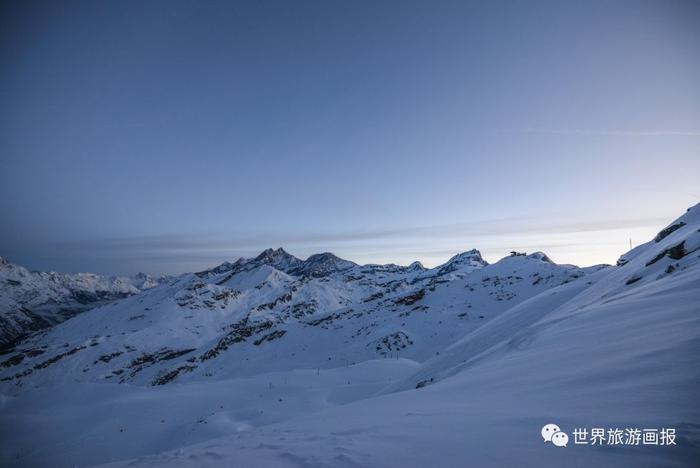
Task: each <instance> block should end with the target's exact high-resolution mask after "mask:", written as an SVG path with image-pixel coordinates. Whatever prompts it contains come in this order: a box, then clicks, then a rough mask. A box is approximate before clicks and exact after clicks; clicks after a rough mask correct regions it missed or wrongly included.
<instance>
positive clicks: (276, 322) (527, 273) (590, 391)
mask: <svg viewBox="0 0 700 468" xmlns="http://www.w3.org/2000/svg"><path fill="white" fill-rule="evenodd" d="M0 272H2V289H0V298H2V301H3V307H4V308H3V309H1V310H0V314H1V315H0V317H2V323H3V333H4V336H5V340H6V342H7V343H10V341H11V340H12V339H14V340H15V341H14V344H13V345H11V346H9V345H8V346H7V347H6V349H5V351H4V352H3V354H2V355H0V393H1V394H2V395H3V396H2V412H1V413H0V423H2V425H3V427H12V428H13V430H12V431H8V433H7V436H6V437H3V440H2V441H1V442H0V449H2V450H1V453H2V455H1V458H0V462H3V464H4V463H7V464H11V463H15V464H22V465H23V466H42V465H46V464H47V463H48V464H58V465H65V466H72V465H74V464H81V465H84V464H98V463H110V462H112V463H114V466H126V465H128V466H153V465H159V466H160V465H162V466H202V465H207V464H209V465H212V464H215V465H219V464H221V465H229V466H233V465H235V466H402V467H405V466H425V465H426V464H430V463H431V462H435V460H436V459H439V460H440V461H441V462H442V463H441V466H448V465H449V466H457V465H467V464H472V465H476V466H484V465H494V464H512V463H513V462H514V460H516V459H517V460H519V464H523V465H524V466H535V465H537V464H538V460H542V459H543V457H547V458H548V459H549V458H551V457H554V458H553V460H554V461H558V462H560V463H561V464H564V465H565V464H566V463H567V462H570V461H571V458H567V456H569V457H570V456H572V455H571V454H567V453H566V450H563V451H555V452H552V451H551V449H552V447H545V446H543V444H542V440H541V438H539V428H540V427H541V426H542V424H544V423H550V422H552V421H554V422H557V423H558V424H560V425H562V427H568V428H570V429H571V428H573V427H574V426H575V425H595V424H601V425H625V424H626V425H634V424H636V425H640V427H641V426H644V427H650V426H651V425H666V426H673V427H675V428H676V429H678V431H679V433H680V434H681V435H682V437H681V440H682V441H683V444H679V447H673V449H675V451H673V452H669V451H668V450H665V451H664V449H659V451H657V452H653V451H650V449H641V448H640V449H639V450H637V451H635V450H634V449H633V448H629V449H626V450H624V451H623V452H621V455H620V457H623V458H621V459H616V460H623V461H624V463H625V464H632V465H634V464H637V465H639V464H642V465H643V464H645V463H644V462H645V460H646V461H648V460H650V459H654V457H655V456H657V454H658V455H663V456H664V457H665V458H664V461H665V462H668V463H667V464H668V465H669V466H670V465H678V466H685V465H686V463H687V462H688V461H689V460H692V459H697V458H695V457H696V455H697V454H698V447H700V406H699V405H698V403H697V398H696V397H695V396H694V395H695V391H696V389H697V388H698V385H700V368H699V367H698V366H697V362H696V360H697V356H698V352H700V309H698V304H700V205H696V206H694V207H692V208H690V209H689V210H688V211H687V212H686V213H685V214H683V215H682V216H681V217H680V218H678V219H677V220H675V221H673V222H672V223H671V224H670V225H668V226H667V227H665V228H664V229H662V230H661V231H660V232H659V234H658V235H657V236H656V237H655V238H654V239H651V240H650V241H649V242H647V243H645V244H642V245H640V246H638V247H636V248H634V249H632V250H631V251H629V252H627V253H626V254H624V255H622V256H621V257H620V259H619V261H618V262H617V264H616V265H597V266H592V267H585V268H581V267H577V266H574V265H559V264H556V263H554V262H553V261H552V260H551V259H550V258H549V257H548V256H547V255H546V254H544V253H542V252H536V253H532V254H525V253H519V252H513V253H512V254H511V255H509V256H507V257H505V258H503V259H501V260H499V261H497V262H495V263H492V264H489V263H488V262H486V261H485V260H484V259H483V258H482V257H481V254H480V253H479V251H478V250H469V251H467V252H464V253H461V254H458V255H456V256H454V257H453V258H451V259H450V260H449V261H447V262H446V263H445V264H443V265H440V266H438V267H435V268H431V269H428V268H425V267H423V266H422V265H421V264H420V263H418V262H415V263H413V264H411V265H409V266H399V265H393V264H388V265H358V264H356V263H354V262H351V261H348V260H343V259H341V258H338V257H337V256H335V255H333V254H331V253H320V254H316V255H312V256H310V257H309V258H307V259H306V260H301V259H299V258H297V257H295V256H293V255H291V254H289V253H287V252H286V251H285V250H283V249H282V248H277V249H267V250H265V251H263V252H262V253H260V254H259V255H258V256H256V257H254V258H248V259H238V260H236V261H234V262H225V263H222V264H221V265H218V266H216V267H213V268H211V269H207V270H203V271H199V272H195V273H188V274H183V275H179V276H176V277H166V278H162V279H159V280H155V279H153V278H150V277H145V276H143V275H139V276H138V277H134V278H112V279H107V278H104V277H101V276H96V275H90V274H83V275H78V276H71V275H57V274H55V273H33V272H28V271H27V270H25V269H23V268H21V267H17V266H14V265H11V264H9V263H7V262H3V263H2V269H1V270H0ZM7 304H9V305H7ZM86 306H87V307H90V309H89V310H87V311H85V310H84V309H85V307H86ZM65 310H70V312H69V313H64V312H60V311H65ZM8 311H9V312H8ZM57 311H58V312H57ZM77 312H81V313H77ZM35 315H36V316H38V317H40V318H41V319H42V320H45V321H46V322H50V323H48V324H47V326H43V324H42V327H41V329H40V330H38V331H35V332H34V333H32V334H31V335H29V336H27V337H25V338H24V339H21V340H19V341H17V336H19V335H21V334H22V333H25V332H26V330H27V329H31V328H32V326H24V325H22V324H23V323H25V322H22V320H20V319H18V318H16V317H22V316H26V317H28V318H27V321H28V322H27V323H38V321H39V319H37V318H35V317H34V316H35ZM57 316H60V318H57ZM8 317H9V318H8ZM58 322H60V323H58ZM6 324H10V325H6ZM15 324H19V325H15ZM48 325H51V326H48ZM37 328H38V327H37ZM115 405H117V406H115ZM117 407H118V409H116V408H117ZM550 420H551V421H550ZM75 427H80V431H77V432H76V431H73V430H72V428H75ZM48 428H51V429H48ZM28 434H32V437H27V435H28ZM530 434H534V436H533V437H530ZM538 438H539V440H538ZM503 445H505V446H506V447H503ZM37 446H39V447H41V448H40V449H37V448H36V447H37ZM505 448H507V449H508V450H504V449H505ZM547 449H550V451H546V450H547ZM567 450H569V449H567ZM569 451H571V450H569ZM576 456H577V457H578V458H577V459H578V460H579V461H580V462H581V463H583V464H587V465H592V464H600V465H602V466H610V457H609V454H607V455H606V454H605V451H604V450H595V449H589V450H587V451H586V450H579V451H578V452H577V455H576ZM436 457H437V458H436ZM606 457H607V458H606ZM649 457H651V458H649Z"/></svg>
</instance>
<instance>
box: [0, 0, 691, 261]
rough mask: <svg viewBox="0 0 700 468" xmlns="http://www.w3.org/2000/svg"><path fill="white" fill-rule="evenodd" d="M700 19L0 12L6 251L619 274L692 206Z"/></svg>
mask: <svg viewBox="0 0 700 468" xmlns="http://www.w3.org/2000/svg"><path fill="white" fill-rule="evenodd" d="M699 44H700V4H698V3H697V2H692V1H687V2H683V1H658V2H654V1H616V2H607V1H599V2H597V1H591V2H574V1H551V2H515V1H513V2H483V3H477V2H464V1H458V2H448V1H444V2H410V1H396V2H392V1H379V2H370V1H367V2H361V1H357V2H344V1H333V0H331V1H318V2H311V1H299V2H289V1H280V2H269V1H260V2H258V1H256V2H253V1H250V2H233V1H227V2H216V1H208V2H194V1H192V2H181V1H162V2H159V1H146V2H136V1H126V2H116V1H104V2H70V1H62V2H33V1H28V2H3V4H2V6H0V60H1V62H0V63H1V65H0V98H1V99H2V102H3V106H2V107H0V220H1V221H0V224H1V226H2V227H1V228H0V245H1V246H2V249H1V251H0V255H2V256H4V257H7V258H9V259H10V260H12V261H14V262H17V263H21V264H24V265H26V266H28V267H30V268H36V269H53V270H58V271H86V270H88V271H100V272H113V273H132V272H135V271H139V270H143V271H147V272H151V273H176V272H184V271H189V270H193V269H197V268H201V267H204V266H209V265H213V264H216V263H219V262H221V261H224V260H230V259H235V258H237V257H238V256H241V255H243V256H248V255H252V254H254V253H256V252H257V251H259V250H262V249H263V248H265V247H270V246H272V247H277V246H284V247H285V248H286V249H287V250H289V251H290V252H292V253H295V254H297V255H298V256H300V257H302V258H303V257H305V256H307V255H309V254H311V253H314V252H318V251H325V250H330V251H333V252H335V253H336V254H338V255H340V256H343V257H345V258H348V259H351V260H354V261H357V262H362V263H365V262H382V263H383V262H395V263H404V264H407V263H410V261H412V260H414V259H418V260H421V261H423V262H424V263H425V264H426V265H436V264H438V263H441V262H442V261H445V260H446V259H447V258H449V257H450V256H451V255H452V254H454V253H456V252H460V251H464V250H468V249H471V248H478V249H480V250H481V251H482V252H483V254H484V256H485V257H486V258H487V259H488V260H490V261H495V260H497V259H498V258H500V257H501V256H503V255H505V254H507V253H508V252H509V251H510V250H514V249H516V250H526V251H532V250H543V251H545V252H547V253H548V254H549V255H550V256H551V257H552V258H553V259H554V260H555V261H558V262H569V263H577V264H581V265H589V264H595V263H600V262H614V261H615V259H616V258H617V257H618V256H619V254H621V253H623V252H624V251H625V250H626V249H627V248H628V247H629V239H630V238H632V241H633V243H639V242H642V241H645V240H648V239H649V238H650V237H651V236H653V234H654V233H655V232H656V231H658V230H659V229H660V228H662V227H663V226H664V225H665V224H666V223H668V222H669V221H671V220H672V219H673V218H675V217H677V216H679V215H680V214H681V213H682V212H683V211H684V210H685V209H686V208H687V207H688V206H690V205H692V204H695V203H697V202H698V200H700V184H698V177H697V174H700V86H698V77H699V76H700V50H699V49H700V46H699Z"/></svg>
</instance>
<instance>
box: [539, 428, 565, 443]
mask: <svg viewBox="0 0 700 468" xmlns="http://www.w3.org/2000/svg"><path fill="white" fill-rule="evenodd" d="M540 433H541V434H542V438H543V439H544V442H545V443H547V442H551V443H552V444H554V445H555V446H557V447H566V444H568V443H569V436H568V435H567V434H566V432H562V430H561V428H560V427H559V426H557V425H556V424H545V425H544V426H543V427H542V431H540Z"/></svg>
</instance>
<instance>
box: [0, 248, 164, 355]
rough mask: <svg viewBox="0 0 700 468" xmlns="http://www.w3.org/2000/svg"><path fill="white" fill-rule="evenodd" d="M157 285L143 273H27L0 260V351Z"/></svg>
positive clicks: (156, 281) (17, 266)
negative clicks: (77, 316)
mask: <svg viewBox="0 0 700 468" xmlns="http://www.w3.org/2000/svg"><path fill="white" fill-rule="evenodd" d="M159 281H160V280H157V279H155V278H153V277H151V276H149V275H146V274H144V273H138V274H136V275H134V276H130V277H123V276H103V275H98V274H95V273H76V274H73V275H71V274H61V273H56V272H53V271H51V272H43V271H29V270H27V269H26V268H24V267H21V266H19V265H14V264H12V263H10V262H8V261H7V260H6V259H4V258H2V257H0V347H6V346H8V345H10V344H11V343H12V342H14V341H16V340H17V339H18V338H21V337H22V336H24V335H26V334H27V333H29V332H32V331H35V330H39V329H42V328H46V327H50V326H52V325H55V324H57V323H60V322H62V321H64V320H66V319H68V318H70V317H72V316H74V315H76V314H78V313H80V312H84V311H85V310H89V309H90V308H93V307H96V306H98V305H100V304H105V303H108V302H111V301H114V300H116V299H121V298H123V297H126V296H130V295H132V294H138V293H140V292H141V291H145V290H147V289H150V288H153V287H155V286H157V285H158V282H159Z"/></svg>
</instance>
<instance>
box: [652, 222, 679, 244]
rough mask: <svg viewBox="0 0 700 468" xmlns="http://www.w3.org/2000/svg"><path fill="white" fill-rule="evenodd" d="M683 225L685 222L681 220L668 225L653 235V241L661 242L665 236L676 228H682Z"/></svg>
mask: <svg viewBox="0 0 700 468" xmlns="http://www.w3.org/2000/svg"><path fill="white" fill-rule="evenodd" d="M683 226H685V223H684V222H683V221H681V222H678V223H676V224H671V225H670V226H668V227H666V228H664V229H662V230H661V231H660V232H659V233H658V234H657V235H656V237H654V242H661V241H662V240H664V239H665V238H666V237H668V236H669V235H670V234H672V233H674V232H675V231H677V230H678V229H680V228H682V227H683Z"/></svg>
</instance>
